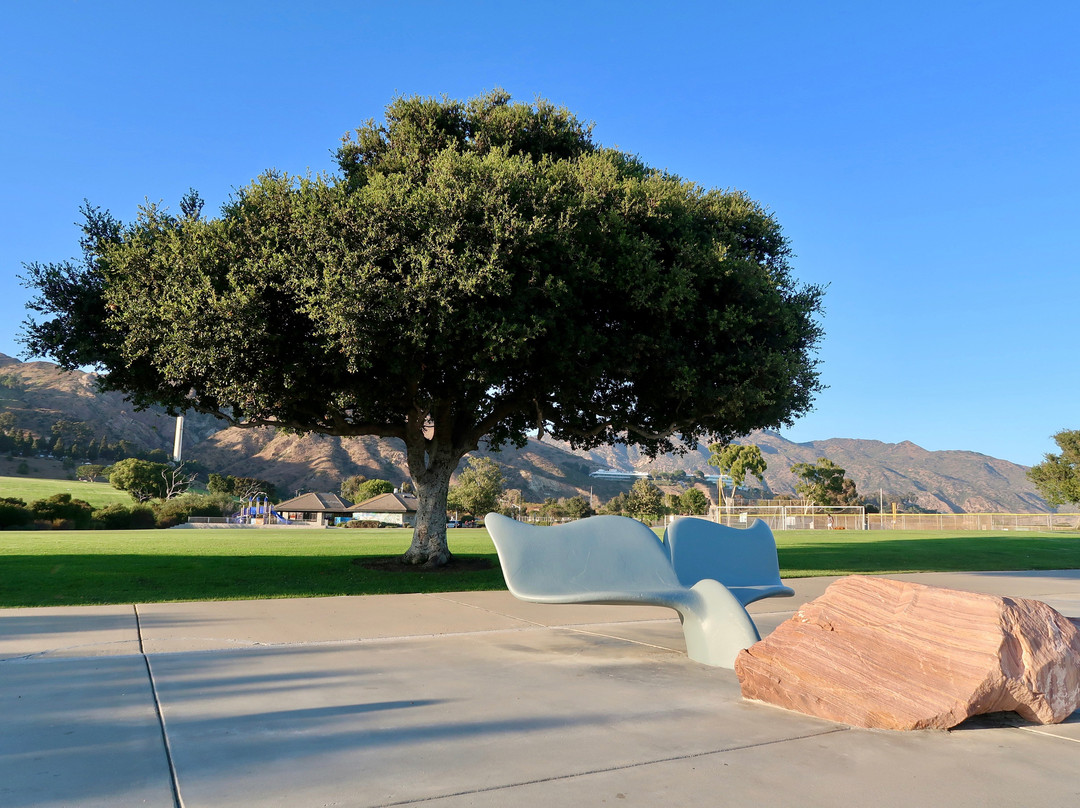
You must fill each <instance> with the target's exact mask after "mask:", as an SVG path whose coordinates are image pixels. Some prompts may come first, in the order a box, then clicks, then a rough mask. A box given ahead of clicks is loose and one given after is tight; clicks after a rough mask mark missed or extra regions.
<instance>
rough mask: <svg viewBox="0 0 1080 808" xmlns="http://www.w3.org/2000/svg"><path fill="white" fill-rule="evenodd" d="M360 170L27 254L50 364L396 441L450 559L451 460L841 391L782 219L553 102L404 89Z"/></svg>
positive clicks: (349, 162)
mask: <svg viewBox="0 0 1080 808" xmlns="http://www.w3.org/2000/svg"><path fill="white" fill-rule="evenodd" d="M337 163H338V167H339V171H338V172H336V173H334V174H332V175H326V176H308V177H291V176H286V175H283V174H281V173H278V172H272V171H271V172H267V173H265V174H263V175H262V176H260V177H259V178H258V179H256V180H255V181H253V182H252V183H251V184H250V185H248V186H246V187H244V188H243V189H241V190H240V191H238V192H236V193H235V194H234V196H233V198H232V199H231V200H230V201H229V202H228V203H227V204H226V205H225V206H224V207H223V208H222V210H221V213H220V215H219V216H217V217H216V218H207V217H204V216H203V215H202V211H201V209H202V203H201V201H200V200H199V199H198V197H197V195H195V194H194V193H192V194H189V195H188V196H187V197H185V199H184V200H182V202H181V204H180V212H179V214H174V213H170V212H169V211H168V210H165V209H163V208H161V207H158V206H154V205H148V206H146V207H144V208H143V209H142V210H141V211H140V213H139V215H138V217H137V219H136V221H134V222H131V223H122V222H119V221H117V220H115V219H114V218H113V217H112V216H110V215H109V214H108V213H106V212H102V211H101V210H99V209H96V208H93V207H91V206H89V205H87V206H86V208H85V209H84V213H85V217H86V221H85V223H84V225H83V231H84V236H83V240H82V246H83V252H84V255H83V260H82V261H81V262H66V263H61V264H28V265H26V270H27V274H26V276H25V280H26V282H27V284H28V285H29V286H31V287H33V288H35V289H36V290H37V293H38V294H37V297H36V299H35V300H34V301H33V302H32V303H31V308H32V309H33V310H34V311H36V312H37V314H36V315H32V316H31V319H29V320H28V322H27V324H26V332H25V345H26V347H27V350H28V353H30V354H31V355H38V356H50V357H53V358H55V359H56V360H57V361H58V362H59V363H60V364H61V365H63V366H65V367H69V368H71V367H80V366H88V365H91V366H95V367H97V368H98V369H100V370H101V371H102V374H103V375H102V382H103V384H104V386H105V387H106V388H108V389H113V390H120V391H123V392H125V393H127V394H128V396H129V397H130V398H131V400H132V401H134V402H135V404H136V405H140V406H142V405H149V404H152V403H157V404H163V405H165V406H167V407H170V408H172V409H173V410H174V411H180V410H183V409H194V410H197V411H201V412H208V413H214V414H217V415H220V416H222V417H225V418H227V419H229V420H230V421H232V422H233V423H236V424H239V425H244V426H264V425H271V426H276V427H284V428H289V429H294V430H298V431H305V432H308V431H311V432H321V433H326V434H331V435H342V436H356V435H377V436H380V437H384V438H397V439H399V440H401V441H402V442H403V443H404V445H405V449H406V455H407V459H408V466H409V472H410V474H411V475H412V478H413V480H414V482H415V484H416V490H417V494H418V496H419V499H420V511H419V513H418V519H417V527H416V530H415V534H414V538H413V543H412V546H411V547H410V549H409V551H408V553H407V555H406V558H407V559H408V560H409V561H412V562H414V563H429V564H441V563H444V562H446V561H447V560H448V559H449V558H450V554H449V550H448V548H447V544H446V531H445V508H446V495H447V488H448V485H449V481H450V475H451V473H452V472H453V471H454V470H455V468H456V467H457V465H458V463H459V462H460V460H461V458H462V457H463V456H464V455H465V454H466V453H467V452H470V451H472V450H474V449H476V448H478V446H479V445H480V443H481V442H482V441H483V442H485V443H487V444H488V445H490V446H491V447H493V448H497V447H499V446H501V445H505V444H508V443H510V444H514V445H519V446H520V445H523V444H524V442H525V441H526V439H527V436H528V435H529V434H530V433H536V432H539V433H540V434H543V433H545V432H547V433H550V434H552V435H554V436H557V437H559V438H562V439H564V440H566V441H569V443H570V444H571V445H572V446H574V447H581V448H587V447H593V446H597V445H600V444H605V443H617V442H624V443H629V444H636V445H638V446H640V447H641V448H642V449H643V450H644V451H645V452H646V453H650V454H655V453H658V452H665V451H671V450H677V449H678V448H680V447H682V446H694V445H696V443H697V442H698V441H699V440H700V439H709V440H720V441H727V440H730V439H731V438H733V437H735V436H739V435H743V434H746V433H747V432H749V431H751V430H753V429H757V428H762V427H772V428H775V427H779V426H781V425H785V424H789V423H790V422H791V420H792V419H793V418H795V417H796V416H798V415H800V414H802V413H804V412H806V411H807V409H808V408H809V406H810V403H811V399H812V397H813V395H814V393H815V392H816V391H817V390H818V389H819V386H820V385H819V382H818V374H817V369H816V360H815V359H814V358H813V355H814V351H815V349H816V345H817V342H818V340H819V339H820V335H821V331H820V326H819V324H818V322H817V319H816V318H817V314H818V313H819V309H820V303H821V295H822V291H821V289H820V288H818V287H815V286H806V285H802V284H799V283H798V282H797V281H796V280H795V279H794V278H793V277H792V275H791V272H790V269H789V264H788V258H789V247H788V244H787V242H786V240H785V239H784V237H783V235H782V233H781V229H780V227H779V225H778V224H777V222H776V221H775V219H774V218H773V216H772V215H770V214H769V213H768V212H767V211H766V210H765V209H764V208H763V207H762V206H761V205H759V204H757V203H756V202H754V201H752V200H751V199H749V198H748V197H747V196H746V195H744V194H742V193H739V192H732V191H719V190H705V189H703V188H701V187H700V186H698V185H696V184H694V183H692V182H688V181H685V180H683V179H680V178H679V177H676V176H673V175H671V174H669V173H667V172H664V171H659V170H656V169H653V168H650V167H649V166H648V165H646V164H645V163H644V162H642V161H641V160H640V159H638V158H637V157H634V156H631V155H628V154H626V153H623V152H620V151H617V150H615V149H611V148H604V147H602V146H600V145H598V144H596V143H595V142H594V141H593V140H592V136H591V128H590V127H589V126H586V125H584V124H583V123H582V122H580V121H579V120H578V119H577V118H576V117H575V116H574V115H572V114H570V113H569V112H567V111H566V110H564V109H561V108H557V107H555V106H553V105H551V104H550V103H548V102H546V101H542V100H540V101H537V102H536V103H534V104H522V103H514V102H512V101H511V100H510V98H509V97H508V96H507V95H506V94H504V93H502V92H495V93H491V94H489V95H486V96H484V97H480V98H476V99H472V100H470V101H467V102H459V101H455V100H447V99H443V100H432V99H424V98H418V97H414V98H398V99H396V100H395V101H393V102H392V103H391V104H390V105H389V106H388V107H387V109H386V114H385V118H384V120H382V121H381V122H377V121H374V120H372V121H368V122H367V123H366V124H365V125H363V126H362V127H360V128H359V129H358V130H356V132H355V133H354V134H351V135H349V136H347V137H346V138H345V139H344V140H343V142H342V144H341V147H340V148H339V150H338V151H337Z"/></svg>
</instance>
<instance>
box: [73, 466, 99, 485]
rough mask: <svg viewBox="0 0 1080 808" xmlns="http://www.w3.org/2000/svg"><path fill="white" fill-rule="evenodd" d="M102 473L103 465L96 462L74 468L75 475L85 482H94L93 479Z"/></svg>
mask: <svg viewBox="0 0 1080 808" xmlns="http://www.w3.org/2000/svg"><path fill="white" fill-rule="evenodd" d="M104 473H105V466H101V465H98V464H97V463H86V464H84V465H82V466H78V467H77V468H76V469H75V476H76V477H77V478H78V479H80V480H82V481H83V482H86V483H92V482H94V480H96V479H97V478H98V477H100V476H101V475H102V474H104Z"/></svg>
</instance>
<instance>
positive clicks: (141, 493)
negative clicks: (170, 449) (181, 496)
mask: <svg viewBox="0 0 1080 808" xmlns="http://www.w3.org/2000/svg"><path fill="white" fill-rule="evenodd" d="M168 471H169V466H168V465H167V464H165V463H151V462H150V461H149V460H139V459H138V458H134V457H128V458H124V459H123V460H117V461H116V462H115V463H113V465H112V471H110V472H109V484H110V485H112V487H113V488H118V489H119V490H121V491H127V492H128V493H129V494H131V497H132V499H134V500H135V501H136V502H146V501H147V500H151V499H155V498H157V499H162V498H164V496H165V477H164V476H163V475H164V473H165V472H168Z"/></svg>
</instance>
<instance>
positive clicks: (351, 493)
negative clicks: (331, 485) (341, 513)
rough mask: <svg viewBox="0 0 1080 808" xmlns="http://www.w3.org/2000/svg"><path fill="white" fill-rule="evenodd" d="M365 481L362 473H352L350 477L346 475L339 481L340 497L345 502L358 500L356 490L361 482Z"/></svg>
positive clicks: (365, 478)
mask: <svg viewBox="0 0 1080 808" xmlns="http://www.w3.org/2000/svg"><path fill="white" fill-rule="evenodd" d="M366 482H367V477H365V476H364V475H363V474H354V475H353V476H352V477H346V478H345V479H344V480H342V481H341V488H340V489H339V491H340V493H341V498H342V499H343V500H345V501H346V502H360V501H361V500H360V497H358V496H357V494H356V492H357V490H358V489H359V488H360V486H361V485H362V484H363V483H366Z"/></svg>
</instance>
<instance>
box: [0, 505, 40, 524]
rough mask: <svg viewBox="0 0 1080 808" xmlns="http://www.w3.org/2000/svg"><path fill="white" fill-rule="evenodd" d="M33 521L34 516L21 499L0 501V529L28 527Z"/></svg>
mask: <svg viewBox="0 0 1080 808" xmlns="http://www.w3.org/2000/svg"><path fill="white" fill-rule="evenodd" d="M33 520H34V515H33V514H32V513H30V511H29V509H28V508H27V507H26V503H25V502H23V501H22V500H21V499H15V498H13V497H4V498H3V499H0V529H3V528H6V527H20V526H22V525H28V524H30V523H31V522H32V521H33Z"/></svg>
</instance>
